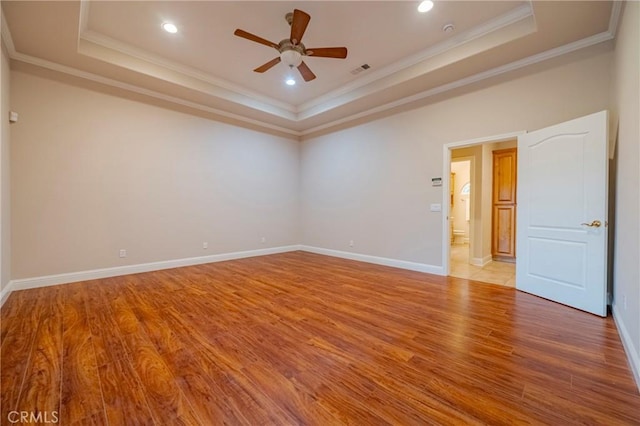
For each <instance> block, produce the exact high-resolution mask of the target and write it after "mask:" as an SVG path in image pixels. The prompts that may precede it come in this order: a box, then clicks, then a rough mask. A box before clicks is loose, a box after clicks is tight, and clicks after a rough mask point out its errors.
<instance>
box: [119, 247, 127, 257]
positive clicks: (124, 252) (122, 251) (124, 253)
mask: <svg viewBox="0 0 640 426" xmlns="http://www.w3.org/2000/svg"><path fill="white" fill-rule="evenodd" d="M120 257H127V250H126V249H120Z"/></svg>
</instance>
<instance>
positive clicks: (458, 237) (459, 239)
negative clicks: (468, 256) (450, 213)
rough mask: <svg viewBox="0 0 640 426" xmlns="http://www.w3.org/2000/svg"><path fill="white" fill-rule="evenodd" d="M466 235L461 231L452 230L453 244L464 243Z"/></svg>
mask: <svg viewBox="0 0 640 426" xmlns="http://www.w3.org/2000/svg"><path fill="white" fill-rule="evenodd" d="M466 237H467V235H466V233H465V232H464V230H462V229H454V230H453V244H464V243H466V242H467V241H466Z"/></svg>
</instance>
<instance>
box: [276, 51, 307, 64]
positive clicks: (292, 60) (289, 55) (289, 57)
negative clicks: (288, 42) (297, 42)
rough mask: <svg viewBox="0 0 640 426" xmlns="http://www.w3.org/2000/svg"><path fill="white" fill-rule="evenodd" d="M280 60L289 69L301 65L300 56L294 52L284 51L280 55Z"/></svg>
mask: <svg viewBox="0 0 640 426" xmlns="http://www.w3.org/2000/svg"><path fill="white" fill-rule="evenodd" d="M280 59H281V60H282V62H283V63H285V64H286V65H287V66H289V67H290V68H291V67H297V66H298V65H300V64H301V63H302V54H300V52H298V51H296V50H285V51H284V52H282V53H280Z"/></svg>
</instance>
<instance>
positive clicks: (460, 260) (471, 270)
mask: <svg viewBox="0 0 640 426" xmlns="http://www.w3.org/2000/svg"><path fill="white" fill-rule="evenodd" d="M449 275H451V276H452V277H458V278H467V279H470V280H474V281H482V282H485V283H492V284H500V285H503V286H506V287H515V286H516V264H515V263H509V262H496V261H493V262H489V263H488V264H487V265H485V266H483V267H480V266H475V265H472V264H470V263H469V244H452V245H451V268H450V274H449Z"/></svg>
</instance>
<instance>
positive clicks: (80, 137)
mask: <svg viewBox="0 0 640 426" xmlns="http://www.w3.org/2000/svg"><path fill="white" fill-rule="evenodd" d="M83 84H85V83H83ZM11 89H12V94H13V96H12V99H11V101H12V108H14V109H15V110H16V111H18V112H19V113H20V121H19V123H16V124H15V125H13V126H12V135H11V136H12V140H11V147H12V149H11V185H12V192H11V194H12V200H11V209H12V231H13V243H12V248H13V250H12V255H13V256H12V278H13V279H20V278H28V277H38V276H45V275H51V274H59V273H66V272H78V271H86V270H93V269H97V268H106V267H114V266H123V265H130V264H140V263H146V262H154V261H163V260H172V259H181V258H189V257H196V256H206V255H213V254H219V253H229V252H236V251H245V250H252V249H262V248H269V247H279V246H286V245H291V244H297V243H298V242H299V240H300V237H299V222H298V217H299V214H298V190H299V187H298V185H299V184H298V182H299V143H298V142H297V141H294V140H290V139H284V138H281V137H277V136H270V135H266V134H264V133H259V132H254V131H251V130H247V129H243V128H239V127H234V126H231V125H227V124H223V123H219V122H214V121H210V120H206V119H203V118H199V117H194V116H191V115H186V114H182V113H178V112H174V111H170V110H167V109H163V108H159V107H156V106H151V105H147V104H144V103H139V102H134V101H131V100H127V99H123V98H120V97H115V96H110V95H108V94H105V93H101V92H99V91H96V90H88V89H87V88H84V87H80V86H76V85H72V84H68V83H66V82H61V81H57V80H55V79H49V78H43V77H41V76H36V75H33V74H31V73H28V72H24V71H15V70H14V71H13V73H12V79H11ZM262 237H264V238H266V242H265V243H261V238H262ZM205 241H206V242H208V243H209V248H208V249H207V250H204V249H203V247H202V244H203V242H205ZM119 249H126V250H127V252H128V256H127V257H126V258H124V259H121V258H119Z"/></svg>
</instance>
